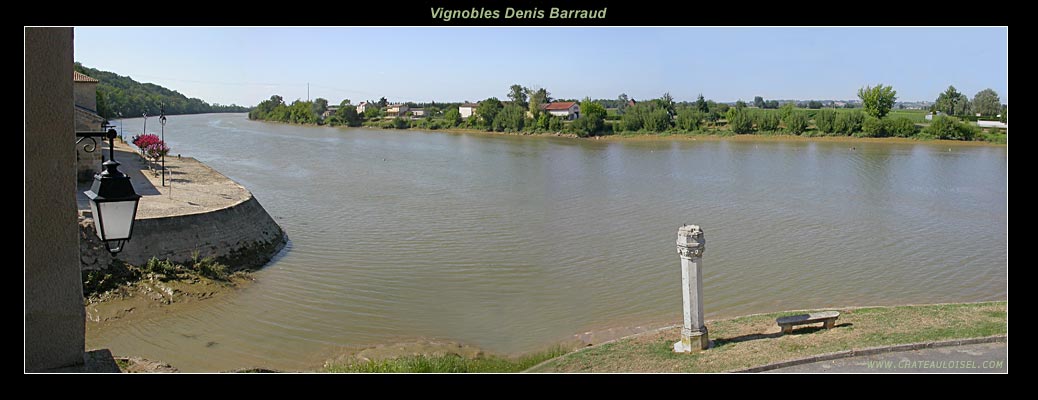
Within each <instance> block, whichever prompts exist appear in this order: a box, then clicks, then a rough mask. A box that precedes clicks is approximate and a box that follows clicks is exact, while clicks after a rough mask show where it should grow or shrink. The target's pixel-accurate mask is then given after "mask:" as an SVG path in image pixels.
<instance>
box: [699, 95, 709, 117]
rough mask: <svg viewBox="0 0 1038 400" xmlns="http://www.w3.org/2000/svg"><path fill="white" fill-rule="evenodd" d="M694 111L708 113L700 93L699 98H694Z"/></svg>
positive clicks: (704, 100)
mask: <svg viewBox="0 0 1038 400" xmlns="http://www.w3.org/2000/svg"><path fill="white" fill-rule="evenodd" d="M696 110H699V112H703V113H708V112H710V107H708V106H707V105H706V99H704V98H703V94H702V93H700V94H699V97H697V98H696Z"/></svg>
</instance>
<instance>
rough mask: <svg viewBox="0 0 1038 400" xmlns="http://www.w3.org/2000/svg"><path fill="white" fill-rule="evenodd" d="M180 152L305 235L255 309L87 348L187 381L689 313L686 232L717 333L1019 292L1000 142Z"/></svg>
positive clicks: (214, 128)
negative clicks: (789, 314)
mask: <svg viewBox="0 0 1038 400" xmlns="http://www.w3.org/2000/svg"><path fill="white" fill-rule="evenodd" d="M124 124H125V129H126V130H127V132H135V131H137V132H139V129H140V128H141V125H142V123H141V120H140V119H134V120H125V121H124ZM166 137H167V139H168V141H169V142H170V144H171V146H172V148H173V151H172V152H173V153H174V154H175V153H182V154H183V155H185V156H193V157H196V158H198V159H199V160H201V161H203V162H206V163H208V164H209V165H210V166H212V167H214V168H216V169H217V170H219V171H220V172H222V173H224V174H226V175H227V176H229V177H231V178H232V179H235V180H237V181H238V182H240V183H242V184H243V185H245V186H246V187H248V188H249V189H250V190H252V191H253V193H254V194H255V195H256V197H257V198H258V199H259V200H260V202H261V203H262V204H263V205H264V207H266V209H267V210H268V211H269V212H270V214H271V215H273V216H274V217H275V219H276V220H277V221H278V223H280V224H281V225H282V226H283V227H284V228H285V230H286V231H287V232H288V234H289V237H290V238H291V240H292V243H291V247H290V249H289V250H288V251H287V252H286V253H284V255H283V257H281V258H279V259H278V260H277V261H276V262H274V263H272V264H270V265H268V267H267V268H265V269H264V270H262V271H260V272H258V273H257V274H256V276H257V278H258V281H257V282H256V284H254V285H252V286H251V287H249V288H248V289H246V290H244V291H242V292H241V293H240V294H236V295H234V296H229V298H224V299H215V300H212V304H211V305H210V306H207V307H202V308H201V309H199V310H190V311H188V312H185V313H182V314H179V315H175V316H172V317H168V318H164V319H160V320H153V321H145V322H142V323H140V324H137V325H135V326H134V327H133V328H132V329H129V330H126V331H123V332H118V333H112V334H111V335H108V336H106V337H91V338H88V341H89V343H88V345H89V346H91V347H108V348H111V349H112V351H113V352H114V353H116V354H133V355H140V356H144V357H146V358H151V359H156V360H162V361H165V362H169V363H170V364H172V365H174V366H177V367H179V368H181V370H188V371H191V370H203V371H214V370H227V369H232V368H238V367H243V366H266V367H272V368H284V369H297V368H310V367H314V366H315V365H316V366H319V365H320V362H321V361H323V360H324V359H327V358H331V356H333V354H330V352H332V351H334V349H336V348H338V347H340V346H348V345H366V344H374V343H385V342H391V341H395V340H407V339H411V338H416V337H425V338H443V339H453V340H457V341H461V342H464V343H467V344H471V345H475V346H479V347H482V348H484V349H486V350H488V351H492V352H501V353H516V352H524V351H531V350H537V349H541V348H543V347H545V346H547V345H549V344H551V343H553V342H556V341H558V340H562V339H565V338H567V337H568V336H570V335H572V334H574V333H577V332H582V331H585V330H588V329H594V328H602V327H608V326H612V325H623V324H638V323H644V322H646V321H667V322H671V321H676V320H678V319H679V315H680V310H681V304H680V303H681V300H680V299H681V296H680V291H679V287H678V286H679V280H680V273H679V270H678V257H677V253H676V251H675V248H674V238H675V237H676V236H675V235H676V232H677V228H678V226H680V225H681V224H682V223H696V224H699V225H702V226H703V228H704V230H705V232H706V236H707V239H708V240H707V241H708V246H707V250H706V253H705V257H704V263H705V267H704V279H705V295H704V297H705V299H704V301H705V304H706V312H707V317H708V318H718V317H725V316H734V315H739V314H747V313H756V312H767V311H776V310H787V309H801V308H810V307H824V306H840V305H860V304H898V303H932V302H951V301H979V300H992V299H1004V298H1005V297H1006V295H1007V283H1008V280H1007V279H1008V278H1007V263H1008V233H1007V229H1008V221H1007V214H1008V200H1007V190H1008V188H1007V179H1008V172H1007V166H1008V154H1007V149H1006V148H1005V147H955V148H953V149H952V151H948V148H947V146H944V147H939V146H934V145H926V144H871V143H869V144H855V145H853V146H854V149H851V148H850V147H849V145H847V144H840V143H828V142H820V143H806V142H775V141H767V142H724V141H721V142H717V141H658V142H657V141H654V142H603V141H586V140H572V139H560V138H524V137H511V136H484V135H458V134H444V133H437V132H425V133H423V132H415V131H388V130H367V129H336V128H325V127H302V126H292V125H282V124H270V123H261V122H252V121H248V120H247V119H246V118H245V116H244V115H243V114H210V115H194V116H173V117H170V118H169V123H168V124H167V125H166ZM210 342H215V343H218V344H217V345H208V344H209V343H210Z"/></svg>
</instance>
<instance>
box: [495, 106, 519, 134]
mask: <svg viewBox="0 0 1038 400" xmlns="http://www.w3.org/2000/svg"><path fill="white" fill-rule="evenodd" d="M525 120H526V109H525V108H523V107H520V106H519V105H518V104H515V103H512V104H509V105H507V106H505V107H504V108H502V109H501V111H499V112H498V113H497V116H495V117H494V130H495V131H498V132H519V131H521V130H523V125H524V123H525V122H526V121H525Z"/></svg>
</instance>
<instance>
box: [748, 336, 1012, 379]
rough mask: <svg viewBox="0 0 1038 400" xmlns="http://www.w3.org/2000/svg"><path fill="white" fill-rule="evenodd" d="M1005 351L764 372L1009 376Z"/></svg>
mask: <svg viewBox="0 0 1038 400" xmlns="http://www.w3.org/2000/svg"><path fill="white" fill-rule="evenodd" d="M1008 350H1009V344H1008V343H982V344H972V345H965V346H949V347H938V348H934V349H923V350H912V351H900V352H894V353H885V354H877V355H872V356H860V357H849V358H841V359H837V360H829V361H819V362H814V363H810V364H802V365H796V366H792V367H786V368H779V369H775V370H771V371H767V372H781V373H791V372H792V373H805V372H812V373H813V372H850V373H891V372H893V373H920V372H922V373H948V372H959V373H962V372H965V373H1009V357H1008Z"/></svg>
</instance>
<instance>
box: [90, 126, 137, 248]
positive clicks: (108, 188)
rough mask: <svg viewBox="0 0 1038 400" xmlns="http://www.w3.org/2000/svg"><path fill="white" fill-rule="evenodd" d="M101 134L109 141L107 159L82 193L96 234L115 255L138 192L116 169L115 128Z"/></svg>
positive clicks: (134, 212) (130, 230)
mask: <svg viewBox="0 0 1038 400" xmlns="http://www.w3.org/2000/svg"><path fill="white" fill-rule="evenodd" d="M104 136H106V137H108V140H109V148H110V153H109V157H108V161H105V162H104V164H101V165H102V167H103V168H104V170H103V171H101V173H99V174H96V175H94V184H93V185H92V186H91V187H90V190H88V191H86V192H84V194H85V195H86V196H87V198H88V199H90V211H91V212H92V213H93V215H94V228H95V229H96V230H97V237H99V238H101V241H103V242H104V243H105V248H107V249H108V251H109V252H110V253H112V254H115V253H118V252H120V251H122V249H123V245H124V244H125V243H126V241H127V240H130V235H131V234H132V233H133V220H134V219H135V218H136V216H137V203H138V202H139V201H140V199H141V195H139V194H137V192H135V191H134V190H133V185H132V184H130V177H128V176H126V174H124V173H122V172H120V171H119V162H118V161H115V146H114V143H113V142H114V140H113V139H114V138H115V130H114V129H113V130H109V131H108V132H105V133H104Z"/></svg>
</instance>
